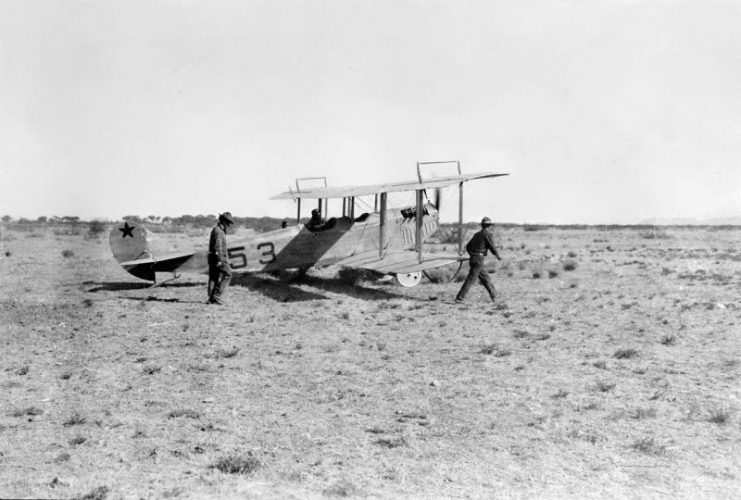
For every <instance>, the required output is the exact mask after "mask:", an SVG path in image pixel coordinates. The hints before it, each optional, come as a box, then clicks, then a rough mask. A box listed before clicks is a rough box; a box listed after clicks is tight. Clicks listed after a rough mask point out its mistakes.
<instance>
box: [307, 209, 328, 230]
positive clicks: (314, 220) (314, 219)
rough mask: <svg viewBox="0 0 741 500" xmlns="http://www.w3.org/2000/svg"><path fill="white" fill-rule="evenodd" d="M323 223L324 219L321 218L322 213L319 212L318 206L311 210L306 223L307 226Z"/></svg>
mask: <svg viewBox="0 0 741 500" xmlns="http://www.w3.org/2000/svg"><path fill="white" fill-rule="evenodd" d="M322 224H324V220H323V219H322V214H321V213H320V212H319V209H318V208H315V209H314V210H312V211H311V219H309V222H307V223H306V226H307V227H317V226H321V225H322Z"/></svg>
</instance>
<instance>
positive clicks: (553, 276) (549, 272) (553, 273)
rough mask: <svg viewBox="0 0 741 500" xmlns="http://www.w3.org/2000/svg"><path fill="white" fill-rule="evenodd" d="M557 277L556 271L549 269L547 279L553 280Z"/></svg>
mask: <svg viewBox="0 0 741 500" xmlns="http://www.w3.org/2000/svg"><path fill="white" fill-rule="evenodd" d="M557 276H558V271H556V270H555V269H549V270H548V277H549V278H551V279H553V278H555V277H557Z"/></svg>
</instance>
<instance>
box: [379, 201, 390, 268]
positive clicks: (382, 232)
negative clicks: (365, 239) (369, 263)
mask: <svg viewBox="0 0 741 500" xmlns="http://www.w3.org/2000/svg"><path fill="white" fill-rule="evenodd" d="M387 195H388V193H381V220H380V224H379V225H378V227H380V228H381V229H380V234H379V238H378V258H379V259H383V249H384V248H386V208H387V201H388V200H387Z"/></svg>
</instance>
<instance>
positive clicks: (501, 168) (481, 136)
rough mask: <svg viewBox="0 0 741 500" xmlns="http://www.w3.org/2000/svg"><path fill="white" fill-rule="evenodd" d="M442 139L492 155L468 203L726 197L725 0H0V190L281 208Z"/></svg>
mask: <svg viewBox="0 0 741 500" xmlns="http://www.w3.org/2000/svg"><path fill="white" fill-rule="evenodd" d="M448 159H459V160H461V162H462V167H463V170H464V171H467V172H479V171H494V172H509V173H510V174H511V175H510V176H509V177H504V178H501V179H495V180H484V181H476V182H474V183H469V184H467V186H466V199H465V207H466V210H465V217H466V219H467V220H475V219H478V218H480V217H481V216H483V215H489V216H491V217H493V218H495V219H496V220H500V221H508V222H553V223H572V222H583V223H635V222H638V221H640V220H644V219H647V218H652V217H696V218H708V217H723V216H739V215H741V2H735V1H708V0H701V1H660V0H657V1H625V0H622V1H618V0H613V1H608V0H605V1H594V2H592V1H576V0H572V1H556V0H550V1H549V0H529V1H517V2H512V1H492V0H487V1H481V2H475V1H461V0H458V1H414V2H412V1H407V2H405V1H399V0H393V1H379V0H372V1H339V0H325V1H313V2H312V1H307V0H298V1H283V0H273V1H242V0H239V1H213V0H209V1H205V0H204V1H175V0H145V1H116V2H114V1H72V0H70V1H65V2H61V1H60V2H56V1H41V0H36V1H32V2H31V1H11V0H0V212H1V213H2V214H10V215H12V216H14V217H28V218H36V217H38V216H40V215H47V216H51V215H59V216H63V215H79V216H82V217H83V218H89V217H108V218H120V217H121V216H123V215H127V214H137V215H142V216H145V215H150V214H157V215H171V216H178V215H182V214H194V215H196V214H214V213H218V212H222V211H224V210H230V211H231V212H232V213H234V214H235V215H240V216H262V215H273V216H283V215H287V214H293V213H294V206H293V204H292V202H289V201H269V200H268V198H269V197H270V196H272V195H274V194H276V193H278V192H281V191H284V190H286V188H287V187H288V185H289V184H291V183H292V182H293V180H294V178H296V177H304V176H326V177H327V178H328V181H329V182H330V183H331V184H334V185H348V184H370V183H380V182H387V181H394V180H408V179H413V178H415V176H416V173H415V165H416V162H417V161H431V160H448ZM447 194H449V195H450V196H445V195H447ZM410 199H411V198H410ZM444 200H445V201H446V202H448V203H447V206H448V207H449V208H448V210H447V213H449V214H455V208H456V207H457V200H456V198H455V193H454V192H451V193H445V194H444ZM452 217H453V216H451V217H450V218H452Z"/></svg>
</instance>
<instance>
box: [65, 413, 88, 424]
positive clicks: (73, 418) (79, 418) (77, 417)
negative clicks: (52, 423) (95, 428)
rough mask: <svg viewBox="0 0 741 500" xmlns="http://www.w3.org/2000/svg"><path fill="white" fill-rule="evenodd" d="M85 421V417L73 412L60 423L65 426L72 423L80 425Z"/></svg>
mask: <svg viewBox="0 0 741 500" xmlns="http://www.w3.org/2000/svg"><path fill="white" fill-rule="evenodd" d="M85 422H87V420H86V419H85V417H83V416H82V415H80V414H79V413H77V412H75V413H73V414H72V416H70V417H69V418H68V419H67V420H65V421H64V422H62V425H63V426H65V427H70V426H73V425H82V424H84V423H85Z"/></svg>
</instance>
